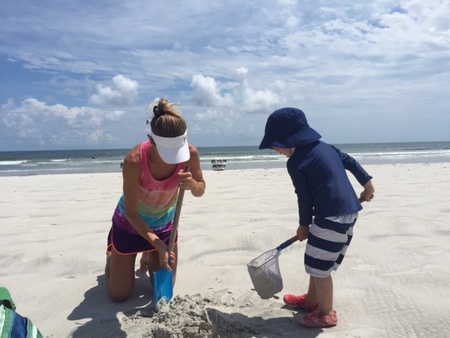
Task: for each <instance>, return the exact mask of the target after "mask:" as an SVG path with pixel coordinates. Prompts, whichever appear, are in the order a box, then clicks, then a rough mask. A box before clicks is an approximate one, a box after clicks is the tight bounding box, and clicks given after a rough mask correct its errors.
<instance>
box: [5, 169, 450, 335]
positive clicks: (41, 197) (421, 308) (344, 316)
mask: <svg viewBox="0 0 450 338" xmlns="http://www.w3.org/2000/svg"><path fill="white" fill-rule="evenodd" d="M365 168H366V170H367V171H368V172H369V173H370V174H371V175H372V176H374V179H373V182H374V185H375V188H376V193H375V199H374V200H373V201H372V202H370V203H364V205H363V206H364V209H363V210H362V211H361V213H360V217H359V220H358V222H357V224H356V226H355V234H354V238H353V242H352V244H351V246H350V248H349V250H348V252H347V256H346V258H345V260H344V262H343V264H342V266H341V267H340V269H339V270H338V271H337V272H336V273H335V274H334V275H333V278H334V286H335V290H334V301H335V310H336V311H337V313H338V319H339V323H338V325H337V326H336V327H334V328H329V329H307V328H302V327H301V326H299V325H297V324H296V323H295V322H294V321H293V316H292V314H293V311H292V310H290V309H287V308H285V307H284V306H283V301H282V296H283V294H284V293H304V292H306V288H307V285H308V276H307V275H306V273H305V272H304V268H303V250H304V243H299V242H297V243H294V244H293V245H291V246H290V247H289V248H286V249H285V250H283V251H282V252H281V255H280V257H279V262H280V267H281V273H282V277H283V282H284V289H283V291H281V292H280V293H278V294H277V295H276V296H275V297H273V298H270V299H266V300H264V299H261V298H260V297H259V296H258V294H257V293H256V292H255V291H254V290H253V285H252V282H251V279H250V277H249V274H248V272H247V266H246V265H247V263H248V262H249V261H251V260H252V259H253V258H255V257H257V256H258V255H260V254H262V253H263V252H265V251H267V250H270V249H273V248H275V247H276V246H278V245H279V244H281V243H282V242H284V241H285V240H287V239H289V238H290V237H292V236H293V235H295V231H296V228H297V224H298V213H297V202H296V196H295V194H294V189H293V187H292V183H291V181H290V178H289V175H288V174H287V172H286V170H285V169H267V170H264V169H251V170H228V171H227V170H226V171H223V172H214V171H205V172H204V176H205V180H206V183H207V188H206V193H205V195H204V196H203V197H201V198H195V197H193V196H192V195H191V194H190V193H186V194H185V198H184V204H183V209H182V211H181V219H180V229H179V237H180V246H179V271H178V277H177V284H176V285H175V289H174V292H175V295H176V296H175V298H174V299H173V300H172V302H171V303H170V306H168V307H166V308H164V309H163V310H161V311H160V312H158V313H153V312H152V309H153V303H152V299H153V287H152V286H151V285H150V284H149V280H148V276H146V275H145V274H144V273H142V272H139V271H138V263H137V264H136V270H137V273H136V276H137V277H136V278H137V280H136V285H135V290H134V293H133V295H132V297H131V299H130V300H128V301H126V302H124V303H120V304H116V303H113V302H112V301H111V300H110V299H109V297H108V294H107V290H106V286H105V277H104V263H105V248H106V236H107V233H108V231H109V228H110V219H111V215H112V212H113V210H114V207H115V205H116V202H117V200H118V198H119V195H120V193H121V189H122V178H121V175H120V173H112V174H111V173H108V174H69V175H40V176H23V177H0V192H1V194H0V221H1V235H0V286H5V287H7V288H8V289H9V291H10V292H11V295H12V297H13V299H14V301H15V303H16V306H17V311H18V312H19V313H20V314H22V315H24V316H27V317H29V318H30V319H31V320H32V321H33V322H34V323H35V324H36V325H37V326H38V327H39V329H40V330H41V332H42V333H43V334H44V336H45V337H54V338H61V337H77V338H81V337H83V338H87V337H219V336H220V337H283V338H290V337H316V336H319V335H320V336H321V337H322V336H324V337H450V326H449V324H448V314H449V313H450V286H449V281H450V246H449V241H450V163H436V164H396V165H369V166H365ZM352 182H353V183H354V186H355V188H356V191H357V193H358V194H359V192H360V191H361V188H360V187H359V186H358V184H357V183H356V181H355V180H353V179H352ZM199 328H201V329H202V334H199V333H198V331H199Z"/></svg>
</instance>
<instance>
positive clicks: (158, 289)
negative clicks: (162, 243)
mask: <svg viewBox="0 0 450 338" xmlns="http://www.w3.org/2000/svg"><path fill="white" fill-rule="evenodd" d="M188 171H189V166H188V165H186V166H185V167H184V172H188ZM183 197H184V189H183V188H180V191H179V192H178V200H177V206H176V208H175V217H174V219H173V225H172V231H171V232H170V240H169V247H168V248H169V253H170V252H172V251H173V247H174V245H175V238H176V237H177V232H178V221H179V219H180V213H181V205H182V204H183ZM169 264H170V262H169ZM153 293H154V295H153V299H154V302H155V309H156V310H159V308H160V306H161V302H164V304H168V303H169V302H170V300H171V299H172V297H173V270H171V271H167V270H166V268H163V269H161V270H159V271H155V272H153Z"/></svg>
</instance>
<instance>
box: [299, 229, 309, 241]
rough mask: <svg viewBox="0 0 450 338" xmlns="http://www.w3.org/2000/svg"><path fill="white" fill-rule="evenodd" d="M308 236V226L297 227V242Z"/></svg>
mask: <svg viewBox="0 0 450 338" xmlns="http://www.w3.org/2000/svg"><path fill="white" fill-rule="evenodd" d="M308 234H309V226H308V227H304V226H301V225H300V226H299V227H298V228H297V236H298V240H299V241H300V242H302V241H304V240H305V239H307V238H308Z"/></svg>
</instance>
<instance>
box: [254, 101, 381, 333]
mask: <svg viewBox="0 0 450 338" xmlns="http://www.w3.org/2000/svg"><path fill="white" fill-rule="evenodd" d="M320 138H321V135H320V134H319V133H317V132H316V131H315V130H314V129H312V128H311V127H310V126H309V125H308V122H307V120H306V117H305V114H304V113H303V112H302V111H301V110H300V109H297V108H282V109H279V110H276V111H274V112H273V113H272V114H271V115H270V116H269V118H268V119H267V123H266V127H265V134H264V137H263V139H262V141H261V144H260V146H259V149H267V148H272V149H275V150H276V151H277V152H279V153H280V154H283V155H285V156H287V157H288V161H287V164H286V165H287V170H288V173H289V175H290V177H291V179H292V183H293V185H294V188H295V193H296V195H297V200H298V210H299V219H300V222H299V223H300V224H299V226H298V228H297V235H298V238H299V240H300V241H303V240H305V239H307V242H306V248H305V255H304V265H305V270H306V272H307V273H308V274H309V275H310V278H309V287H308V291H307V293H306V294H302V295H291V294H286V295H285V296H284V297H283V301H284V303H285V304H287V305H288V306H290V307H292V308H295V309H301V310H305V311H307V312H309V313H307V314H301V313H297V314H295V319H296V320H297V322H298V323H299V324H300V325H303V326H306V327H316V328H322V327H331V326H335V325H336V324H337V315H336V312H335V311H334V308H333V281H332V278H331V272H332V271H335V270H337V269H338V267H339V265H340V264H341V263H342V260H343V259H344V255H345V252H346V251H347V248H348V246H349V245H350V241H351V239H352V236H353V226H354V224H355V222H356V219H357V217H358V212H359V211H360V210H361V209H362V206H361V203H360V202H361V201H367V202H369V201H371V200H372V199H373V197H374V192H375V189H374V186H373V184H372V181H371V180H372V176H370V175H369V174H368V173H367V172H366V171H365V170H364V169H363V168H362V167H361V165H360V164H359V163H358V162H357V161H356V160H355V159H354V158H352V157H351V156H349V155H348V154H346V153H344V152H342V151H340V150H339V149H337V148H335V147H334V146H332V145H329V144H327V143H325V142H322V141H320ZM346 170H348V171H350V172H351V173H352V174H353V175H354V176H355V178H356V180H357V181H358V182H359V184H361V186H363V187H364V190H363V191H362V192H361V194H360V197H359V199H358V197H357V195H356V193H355V191H354V189H353V187H352V185H351V183H350V181H349V179H348V177H347V173H346Z"/></svg>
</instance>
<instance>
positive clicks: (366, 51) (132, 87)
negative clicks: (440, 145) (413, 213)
mask: <svg viewBox="0 0 450 338" xmlns="http://www.w3.org/2000/svg"><path fill="white" fill-rule="evenodd" d="M105 8H106V7H105V6H104V2H102V1H100V2H98V1H94V2H91V3H89V5H88V6H81V5H79V4H77V3H76V2H74V3H73V4H72V5H70V10H67V6H66V5H64V6H62V5H58V4H54V3H53V2H50V1H48V0H43V1H40V2H39V3H35V2H20V1H19V2H17V1H16V2H8V1H3V2H0V31H1V32H2V34H1V35H0V68H1V69H0V72H1V74H2V76H1V77H0V104H2V108H1V111H0V113H1V114H2V115H1V117H0V121H1V123H0V128H1V129H0V137H1V138H2V140H1V141H2V145H3V144H11V142H12V143H13V142H15V141H14V140H15V139H16V134H15V131H16V130H17V131H18V130H19V129H18V128H19V127H18V126H20V125H26V126H27V128H28V129H22V130H20V133H19V132H18V134H17V135H18V136H17V138H20V137H22V136H21V135H28V134H27V133H28V131H32V132H31V134H34V135H36V134H38V133H40V135H41V137H40V140H39V142H42V144H44V145H45V144H46V143H48V144H61V145H63V144H66V143H67V144H68V143H70V142H69V141H67V142H66V141H64V138H65V137H67V138H69V139H70V138H71V137H72V136H71V134H70V133H68V135H66V134H63V130H66V131H67V130H70V132H71V133H73V134H74V135H75V136H76V138H78V140H79V142H85V143H86V146H89V145H90V144H92V142H98V144H99V145H103V146H105V147H108V146H112V142H117V139H118V138H120V139H121V140H122V142H124V144H127V145H129V144H130V143H132V142H133V141H134V140H135V139H136V138H137V137H138V136H137V135H138V133H133V130H134V129H133V128H140V123H142V122H143V121H144V120H145V119H146V118H147V107H148V103H149V102H150V101H151V100H152V99H153V98H154V97H167V98H168V99H169V100H170V101H172V102H178V103H181V104H182V107H183V115H184V116H186V118H187V120H188V123H189V130H190V134H191V135H192V136H193V138H194V140H196V143H197V144H199V145H202V144H211V142H212V141H211V135H216V134H215V131H220V132H221V133H222V134H223V133H226V135H227V137H225V138H224V137H223V136H219V135H218V136H217V139H215V142H216V143H218V144H220V143H221V142H236V143H237V144H239V142H240V141H241V140H243V135H245V137H246V138H248V142H249V143H251V144H256V143H257V142H258V141H259V138H260V134H261V132H262V130H261V128H262V125H263V124H264V122H265V121H264V120H265V116H266V115H267V114H269V113H270V112H271V111H273V110H274V109H276V108H279V107H280V106H284V105H290V106H298V107H299V108H302V109H303V110H305V113H306V114H307V115H308V117H309V119H310V120H311V121H312V122H313V123H317V124H318V125H317V129H319V130H321V129H323V130H324V134H325V133H329V139H330V140H332V141H337V142H345V141H347V140H348V138H349V134H350V133H349V132H348V130H363V129H364V128H367V132H364V133H360V134H359V135H360V136H358V137H361V138H362V139H361V141H364V142H371V141H376V142H379V141H389V140H394V141H395V140H404V141H410V140H412V139H411V137H412V136H411V135H413V136H415V137H416V138H417V139H419V138H420V140H426V139H436V138H439V139H446V138H447V139H448V132H445V131H442V125H444V122H447V121H448V119H449V117H448V115H449V114H448V106H449V102H448V89H447V88H448V87H449V86H450V83H449V80H448V79H449V78H450V34H449V32H450V20H448V17H450V2H448V1H440V0H429V1H425V2H424V1H419V0H413V1H404V0H401V1H397V0H395V1H394V0H386V1H375V2H360V3H357V4H355V2H354V1H350V0H343V1H339V2H326V3H325V2H317V1H302V2H298V1H293V0H278V1H269V0H249V1H246V2H245V3H242V2H227V5H226V6H224V5H223V3H221V2H201V1H189V2H186V1H179V0H175V1H170V2H156V3H153V2H152V3H150V2H144V3H143V2H142V1H137V0H129V1H127V2H126V3H120V2H117V3H115V4H112V5H111V4H110V5H109V6H107V8H106V9H105ZM161 13H164V16H163V17H164V24H163V25H161V23H160V21H159V20H155V19H154V18H159V17H161ZM80 17H82V18H83V20H79V18H80ZM17 36H20V37H21V38H20V39H17ZM118 74H119V75H118ZM105 79H106V80H105ZM108 79H109V80H108ZM10 98H11V99H13V100H9V99H10ZM8 100H9V101H8ZM11 102H21V104H19V105H18V106H16V105H14V107H12V108H11ZM31 111H38V112H39V115H36V114H35V115H33V114H31V113H30V112H31ZM405 111H407V112H408V118H407V119H406V118H404V115H403V113H401V112H405ZM424 111H429V112H432V113H433V114H434V115H433V119H423V112H424ZM10 114H13V115H10ZM373 116H380V118H381V117H386V119H385V120H384V121H387V120H389V123H391V125H390V126H389V128H386V126H384V125H383V123H382V122H379V121H377V120H374V121H371V123H370V128H371V130H368V129H369V127H366V126H363V122H362V121H367V119H368V118H369V117H370V118H371V117H373ZM392 116H393V117H395V118H390V117H392ZM388 117H389V119H387V118H388ZM41 120H43V121H46V122H45V124H44V125H40V124H39V121H41ZM417 121H421V123H417ZM435 121H441V123H437V122H435ZM117 125H120V126H121V127H122V128H121V129H119V128H117ZM418 125H422V127H423V128H422V129H421V130H420V131H419V130H417V126H418ZM249 126H253V127H252V128H249ZM15 128H17V129H15ZM74 130H78V132H76V131H74ZM405 130H409V131H408V133H406V132H405ZM413 130H417V132H416V133H414V132H413ZM82 131H83V132H82ZM100 131H102V132H103V133H101V132H100ZM119 133H120V134H121V135H120V137H119V136H117V137H116V136H115V135H116V134H119ZM4 135H7V137H8V138H7V139H6V136H5V137H4ZM205 135H208V137H209V138H207V137H206V136H205ZM110 136H111V137H110ZM46 138H48V139H46ZM355 138H356V136H355ZM71 141H75V137H74V140H71ZM61 142H62V143H61ZM64 142H66V143H64ZM246 142H247V141H246Z"/></svg>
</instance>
